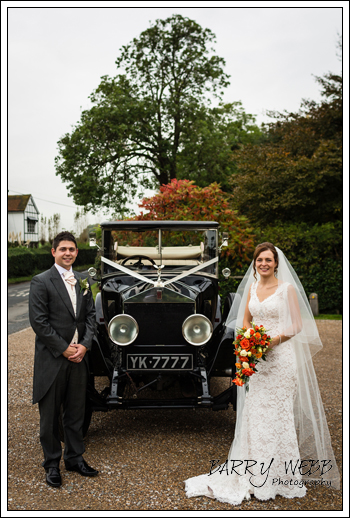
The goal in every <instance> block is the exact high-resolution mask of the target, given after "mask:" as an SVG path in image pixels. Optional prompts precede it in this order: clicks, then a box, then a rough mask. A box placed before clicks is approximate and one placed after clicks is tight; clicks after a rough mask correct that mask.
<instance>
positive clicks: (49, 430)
mask: <svg viewBox="0 0 350 518" xmlns="http://www.w3.org/2000/svg"><path fill="white" fill-rule="evenodd" d="M87 380H88V368H87V364H86V360H85V359H84V360H83V361H82V362H80V363H74V362H70V361H69V360H67V359H65V361H64V362H62V366H61V368H60V370H59V372H58V374H57V376H56V378H55V380H54V382H53V383H52V385H51V387H50V388H49V390H48V392H47V393H46V394H45V396H44V397H43V398H42V399H41V400H40V401H39V412H40V442H41V446H42V448H43V452H44V459H45V460H44V462H43V463H42V465H43V467H44V468H45V469H47V468H51V467H59V463H60V459H61V455H62V446H61V441H60V434H59V424H58V423H59V415H60V411H61V405H62V406H63V414H62V418H63V419H62V423H63V430H64V446H65V447H64V461H65V465H66V467H68V468H69V467H72V466H74V465H75V464H77V463H78V462H81V461H82V460H83V457H82V455H83V453H84V451H85V448H84V441H83V422H84V416H85V398H86V387H87Z"/></svg>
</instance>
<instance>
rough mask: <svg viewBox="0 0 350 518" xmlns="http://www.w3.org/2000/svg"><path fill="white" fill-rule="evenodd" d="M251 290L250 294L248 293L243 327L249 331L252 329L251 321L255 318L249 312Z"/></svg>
mask: <svg viewBox="0 0 350 518" xmlns="http://www.w3.org/2000/svg"><path fill="white" fill-rule="evenodd" d="M250 288H251V287H250ZM250 288H249V292H248V298H247V304H246V307H245V311H244V317H243V327H246V328H247V329H249V328H250V327H251V321H252V320H253V317H252V315H251V314H250V311H249V301H250Z"/></svg>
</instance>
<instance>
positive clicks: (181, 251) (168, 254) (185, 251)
mask: <svg viewBox="0 0 350 518" xmlns="http://www.w3.org/2000/svg"><path fill="white" fill-rule="evenodd" d="M115 250H116V252H117V256H118V257H117V259H119V258H121V257H131V256H132V255H146V256H147V257H150V258H151V259H160V254H159V252H158V247H155V246H154V247H153V246H118V245H117V243H115ZM202 250H204V246H203V244H202V243H201V245H200V246H192V245H188V246H165V247H162V259H199V258H200V256H201V254H202Z"/></svg>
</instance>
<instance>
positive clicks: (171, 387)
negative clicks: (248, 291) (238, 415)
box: [85, 221, 236, 431]
mask: <svg viewBox="0 0 350 518" xmlns="http://www.w3.org/2000/svg"><path fill="white" fill-rule="evenodd" d="M101 229H102V244H101V250H100V253H101V277H100V278H98V279H97V277H96V271H93V269H92V271H90V272H89V273H90V275H91V276H92V277H93V278H94V279H95V280H98V281H99V283H100V292H99V293H98V294H97V297H96V337H95V339H94V342H93V347H92V350H91V353H90V362H89V363H90V385H89V389H88V396H89V397H88V401H87V419H86V423H85V431H86V428H87V427H88V424H89V419H90V417H91V412H92V411H105V410H110V409H140V408H145V409H146V408H147V409H154V408H211V409H212V410H221V409H226V408H228V406H229V404H230V403H231V404H232V405H233V407H234V408H235V402H236V391H235V390H236V386H235V385H234V384H231V385H230V383H228V388H227V389H226V390H224V391H223V392H222V393H220V394H216V395H215V396H213V395H212V393H211V379H212V378H213V377H223V376H225V377H228V378H230V377H232V376H233V373H234V371H235V367H234V363H235V356H234V354H233V346H232V341H233V340H234V331H233V329H232V328H226V326H225V319H226V317H227V314H228V312H229V310H230V308H231V305H232V302H233V299H234V294H230V295H229V296H228V297H227V300H226V301H225V302H224V303H223V306H224V310H223V311H222V307H221V306H222V301H221V299H220V296H219V294H218V291H219V284H218V277H219V275H218V273H219V265H218V261H219V254H220V251H221V247H222V246H227V235H226V234H223V236H222V238H223V240H222V243H221V244H220V246H219V242H218V240H219V224H218V223H217V222H215V221H208V222H203V221H115V222H106V223H102V224H101ZM94 243H95V241H94V240H92V243H90V244H94ZM224 274H225V276H228V275H229V274H230V271H229V270H228V269H226V271H225V272H224ZM100 376H103V377H107V378H108V386H106V387H104V388H103V389H102V390H101V389H99V390H97V385H98V384H97V383H95V382H96V377H100Z"/></svg>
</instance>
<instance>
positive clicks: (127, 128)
mask: <svg viewBox="0 0 350 518" xmlns="http://www.w3.org/2000/svg"><path fill="white" fill-rule="evenodd" d="M214 41H215V36H214V34H213V33H212V32H211V31H210V30H209V29H203V28H202V27H201V26H200V25H198V24H197V23H196V22H194V21H193V20H190V19H188V18H184V17H182V16H181V15H173V16H172V17H170V18H167V19H166V20H157V21H156V22H155V24H154V25H153V26H151V27H150V28H149V29H147V30H145V31H144V32H142V33H141V35H140V37H139V38H135V39H134V40H133V41H132V42H131V43H130V44H129V45H126V46H124V47H122V49H121V53H120V56H119V58H118V59H117V61H116V64H117V66H118V67H119V71H120V73H119V74H118V75H117V76H116V77H114V78H110V77H108V76H104V77H102V78H101V83H100V85H99V86H98V87H97V89H96V90H95V91H94V92H93V93H92V94H91V95H90V100H91V102H92V103H93V106H92V108H91V109H89V110H85V111H83V112H82V114H81V120H80V122H78V123H77V125H76V126H75V127H74V128H73V131H72V133H71V134H69V133H67V134H66V135H64V136H63V137H62V138H61V139H60V140H59V142H58V147H59V154H58V156H57V157H56V174H57V175H60V176H61V178H62V180H63V181H64V182H66V183H68V189H69V191H70V194H71V196H72V197H73V199H74V202H75V203H76V204H77V205H79V206H83V207H84V208H85V209H86V210H92V211H96V210H97V209H100V208H101V207H108V208H109V209H111V208H112V209H115V210H116V211H120V210H121V209H122V208H123V207H124V205H125V203H126V201H128V200H130V199H132V198H133V197H134V196H135V194H136V192H137V189H138V187H139V186H140V185H142V186H143V187H150V186H152V187H154V186H156V185H158V186H159V185H162V184H167V183H168V182H170V181H171V180H172V179H173V178H176V177H177V176H178V173H179V171H180V173H181V176H182V177H184V176H186V174H187V173H189V174H193V167H191V168H190V167H189V163H190V160H189V156H190V155H191V152H192V149H193V147H194V143H195V135H193V134H192V135H191V137H190V132H191V131H198V132H199V133H201V134H202V135H203V134H207V133H208V131H210V129H211V127H212V126H215V132H214V133H215V135H214V141H215V143H217V142H218V140H220V131H219V130H220V124H221V125H222V123H223V121H224V119H225V117H226V118H229V117H228V116H229V115H230V116H233V115H235V112H234V110H233V111H232V110H231V112H230V110H228V109H227V108H220V109H221V110H222V114H221V115H220V116H219V113H220V109H218V110H219V111H217V112H213V111H210V109H209V108H208V110H206V108H205V107H209V106H210V99H211V98H217V99H218V100H220V99H221V95H222V93H223V89H224V88H225V87H226V86H227V85H228V84H229V83H228V76H227V74H225V73H224V71H223V67H224V65H225V62H224V60H223V59H222V58H220V57H218V56H216V55H215V53H214V50H213V49H212V48H211V44H212V43H213V42H214ZM236 111H237V110H236ZM220 117H221V119H220ZM240 117H241V114H240ZM241 119H242V117H241ZM241 119H240V120H241ZM218 120H219V122H217V121H218ZM220 121H221V122H220ZM240 123H241V122H240ZM201 124H202V125H203V124H204V126H202V127H200V126H201ZM225 132H226V135H229V137H227V138H226V135H224V137H225V138H226V140H228V145H231V144H232V142H231V141H232V138H233V137H232V136H231V131H228V130H227V129H226V128H225ZM238 133H239V131H238ZM225 145H226V144H225ZM213 147H215V144H214V145H213V144H210V143H209V144H208V145H206V146H205V154H206V156H208V155H209V151H210V150H211V149H212V148H213ZM221 147H224V144H222V146H221ZM231 151H232V150H231ZM179 155H181V158H179ZM197 159H198V161H199V164H200V167H201V171H203V170H205V160H204V161H203V160H202V159H201V158H200V159H199V158H198V157H197ZM220 160H221V162H222V164H220ZM226 166H227V159H226V155H225V156H224V157H223V158H222V157H221V156H220V159H219V164H218V165H216V164H214V161H213V158H211V163H210V170H212V171H215V172H216V169H215V168H218V169H220V167H223V168H224V169H225V167H226ZM220 174H221V173H220ZM220 174H219V177H220Z"/></svg>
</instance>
